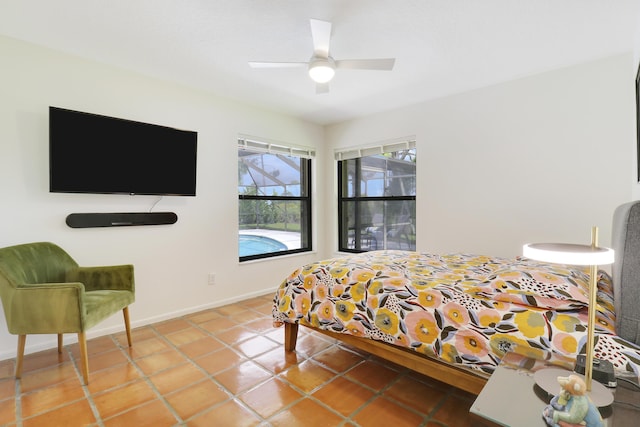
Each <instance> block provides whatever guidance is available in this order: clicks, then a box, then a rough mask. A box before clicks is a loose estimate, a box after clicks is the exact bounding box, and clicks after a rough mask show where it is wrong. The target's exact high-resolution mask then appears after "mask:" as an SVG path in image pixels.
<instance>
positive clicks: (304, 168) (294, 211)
mask: <svg viewBox="0 0 640 427" xmlns="http://www.w3.org/2000/svg"><path fill="white" fill-rule="evenodd" d="M313 155H314V152H313V150H310V149H303V148H293V147H287V146H284V145H280V144H272V143H266V142H258V141H252V140H248V139H240V140H239V142H238V198H239V215H238V224H239V236H238V243H239V244H238V248H239V249H238V256H239V258H240V261H248V260H252V259H259V258H267V257H272V256H277V255H284V254H290V253H297V252H305V251H310V250H311V158H312V157H313Z"/></svg>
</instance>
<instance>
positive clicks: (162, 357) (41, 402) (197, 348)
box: [0, 295, 474, 427]
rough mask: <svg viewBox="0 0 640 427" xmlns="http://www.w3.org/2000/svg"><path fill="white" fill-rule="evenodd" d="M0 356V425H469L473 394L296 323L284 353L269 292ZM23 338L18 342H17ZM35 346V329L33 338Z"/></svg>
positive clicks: (429, 426)
mask: <svg viewBox="0 0 640 427" xmlns="http://www.w3.org/2000/svg"><path fill="white" fill-rule="evenodd" d="M132 335H133V347H132V348H129V347H127V346H126V337H125V335H124V333H117V334H113V335H108V336H103V337H99V338H95V339H92V340H90V341H89V343H88V350H89V369H90V378H89V385H88V386H83V385H82V382H81V375H80V372H79V364H78V355H79V352H78V348H77V345H76V344H73V345H67V346H65V347H64V350H63V354H62V355H58V353H57V351H56V350H55V349H53V350H49V351H44V352H40V353H36V354H30V355H27V356H25V361H24V372H23V378H22V380H20V381H16V380H15V379H14V378H13V372H14V368H15V360H5V361H0V425H1V426H9V427H14V426H15V427H20V426H23V427H32V426H47V427H51V426H65V427H69V426H92V427H97V426H100V427H103V426H104V427H112V426H136V427H138V426H154V427H161V426H207V427H209V426H225V427H226V426H274V427H276V426H278V427H279V426H305V427H314V426H331V427H333V426H350V427H351V426H361V427H365V426H367V427H368V426H384V427H389V426H392V427H403V426H428V427H436V426H440V427H442V426H447V427H457V426H470V425H472V421H471V419H470V418H469V414H468V410H469V407H470V406H471V404H472V403H473V400H474V396H473V395H470V394H467V393H464V392H462V391H459V390H456V389H454V388H451V387H449V386H446V385H444V384H441V383H438V382H434V381H433V380H430V379H428V378H426V377H424V376H421V375H419V374H416V373H413V372H411V371H407V370H405V369H402V368H399V367H398V366H396V365H390V364H388V363H386V362H384V361H382V360H380V359H376V358H373V357H371V356H367V355H366V354H362V353H358V352H356V351H354V350H353V349H350V348H347V347H344V346H342V345H340V344H338V343H336V342H335V341H332V340H331V339H330V338H328V337H326V336H324V335H321V334H318V333H314V332H310V331H308V330H306V328H300V335H299V337H298V345H297V351H296V352H295V353H285V351H284V349H283V345H282V342H283V329H282V328H278V329H276V328H273V326H272V323H271V295H265V296H262V297H257V298H252V299H249V300H246V301H242V302H238V303H235V304H231V305H227V306H224V307H218V308H215V309H210V310H206V311H202V312H199V313H195V314H191V315H188V316H184V317H180V318H176V319H172V320H169V321H165V322H161V323H157V324H153V325H149V326H144V327H140V328H137V329H134V330H133V333H132ZM16 341H17V339H16ZM27 342H28V337H27Z"/></svg>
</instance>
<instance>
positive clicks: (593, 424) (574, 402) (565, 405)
mask: <svg viewBox="0 0 640 427" xmlns="http://www.w3.org/2000/svg"><path fill="white" fill-rule="evenodd" d="M558 383H559V384H560V393H559V394H558V395H557V396H554V398H553V399H551V403H550V404H549V405H547V407H545V408H544V410H543V411H542V417H543V418H544V420H545V422H546V423H547V425H549V426H551V427H585V426H586V427H603V426H604V422H603V421H602V417H601V416H600V412H599V411H598V408H597V407H596V405H594V404H593V402H592V401H591V399H589V396H587V386H586V384H585V383H584V380H583V379H582V378H581V377H579V376H578V375H569V376H568V377H558Z"/></svg>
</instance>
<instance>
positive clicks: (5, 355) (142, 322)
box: [0, 290, 274, 360]
mask: <svg viewBox="0 0 640 427" xmlns="http://www.w3.org/2000/svg"><path fill="white" fill-rule="evenodd" d="M270 292H274V291H273V290H271V291H264V290H262V291H256V292H250V293H247V294H244V295H239V296H235V297H232V298H227V299H224V300H220V301H215V302H211V303H208V304H202V305H198V306H195V307H189V308H185V309H182V310H176V311H172V312H169V313H163V314H161V315H158V316H151V317H148V318H145V319H138V320H135V321H132V322H131V329H133V328H139V327H141V326H147V325H150V324H153V323H158V322H162V321H164V320H169V319H175V318H176V317H182V316H186V315H188V314H192V313H197V312H199V311H203V310H208V309H210V308H216V307H222V306H224V305H227V304H233V303H235V302H238V301H242V300H246V299H250V298H254V297H259V296H263V295H267V294H269V293H270ZM123 330H124V329H123V326H122V325H115V326H110V327H106V328H98V327H96V328H92V329H90V330H89V331H87V339H88V340H89V339H91V338H97V337H101V336H103V335H110V334H114V333H117V332H122V331H123ZM76 342H78V336H77V335H76V334H65V345H66V344H73V343H76ZM17 344H18V337H17V336H16V346H17ZM57 346H58V339H57V337H56V335H51V339H50V340H47V341H45V342H40V343H38V344H33V345H29V337H28V336H27V345H26V346H25V349H24V354H31V353H37V352H39V351H43V350H49V349H51V348H56V347H57ZM15 357H16V353H15V351H14V352H13V353H12V352H9V351H3V352H0V360H7V359H14V358H15Z"/></svg>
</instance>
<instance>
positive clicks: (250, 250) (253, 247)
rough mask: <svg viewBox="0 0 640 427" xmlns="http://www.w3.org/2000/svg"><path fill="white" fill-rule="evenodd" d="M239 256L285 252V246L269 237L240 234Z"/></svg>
mask: <svg viewBox="0 0 640 427" xmlns="http://www.w3.org/2000/svg"><path fill="white" fill-rule="evenodd" d="M238 242H239V248H240V250H239V251H238V252H239V255H240V256H250V255H258V254H265V253H269V252H278V251H286V250H287V249H288V248H287V245H285V244H284V243H282V242H279V241H277V240H276V239H272V238H271V237H265V236H255V235H253V234H240V235H239V238H238Z"/></svg>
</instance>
